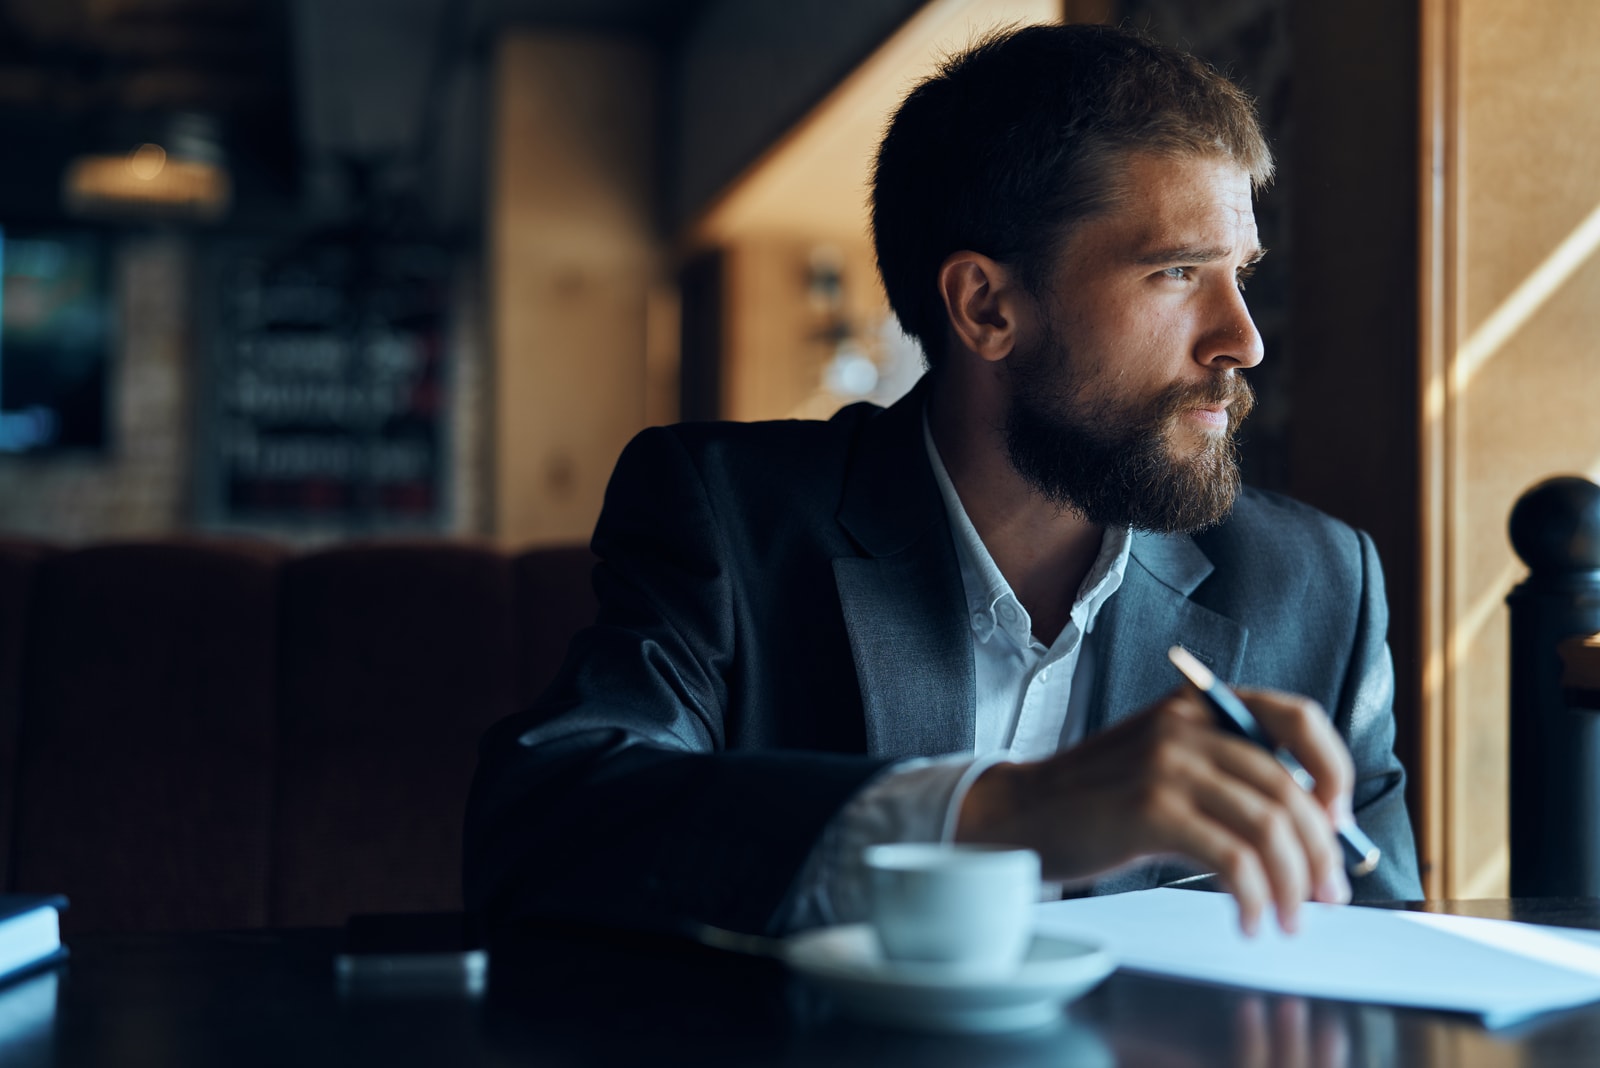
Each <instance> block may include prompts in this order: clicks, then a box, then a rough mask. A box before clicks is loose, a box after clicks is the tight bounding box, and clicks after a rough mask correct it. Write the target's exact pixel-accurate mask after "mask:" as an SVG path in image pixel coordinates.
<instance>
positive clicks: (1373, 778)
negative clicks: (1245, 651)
mask: <svg viewBox="0 0 1600 1068" xmlns="http://www.w3.org/2000/svg"><path fill="white" fill-rule="evenodd" d="M1358 538H1359V540H1360V543H1361V572H1362V574H1361V579H1362V585H1361V613H1360V617H1359V619H1358V621H1357V625H1356V636H1355V646H1354V648H1353V649H1352V652H1351V658H1350V667H1349V671H1348V673H1347V674H1346V677H1345V684H1344V687H1343V689H1342V691H1341V694H1340V700H1339V705H1338V707H1337V708H1336V709H1334V710H1333V715H1334V723H1335V725H1336V726H1337V727H1338V728H1339V731H1340V733H1341V734H1343V735H1344V737H1345V739H1346V740H1347V742H1348V743H1349V746H1350V755H1351V756H1352V757H1353V758H1354V760H1355V765H1356V785H1355V797H1354V805H1355V813H1356V822H1357V823H1359V824H1360V825H1361V829H1362V830H1364V831H1366V832H1367V834H1368V835H1369V836H1370V837H1371V838H1372V840H1373V841H1374V842H1376V843H1377V845H1378V847H1379V848H1380V849H1382V850H1383V861H1382V862H1381V863H1380V864H1379V865H1378V867H1377V870H1376V871H1374V872H1373V873H1372V874H1370V875H1367V876H1363V877H1361V878H1358V879H1355V880H1353V884H1352V890H1353V892H1354V895H1355V898H1356V900H1358V901H1361V900H1366V901H1377V900H1413V901H1414V900H1418V899H1420V898H1421V897H1422V883H1421V880H1420V879H1419V878H1418V875H1417V850H1416V845H1415V843H1414V842H1413V840H1412V834H1411V820H1410V817H1409V816H1407V814H1406V777H1405V770H1404V768H1402V767H1401V765H1400V761H1399V760H1398V759H1397V758H1396V757H1395V755H1394V664H1393V661H1392V660H1391V658H1390V655H1389V645H1388V641H1387V634H1388V628H1389V609H1388V602H1387V601H1386V600H1385V598H1384V586H1383V571H1382V569H1381V567H1380V566H1379V563H1378V553H1377V549H1376V548H1375V547H1374V546H1373V544H1372V539H1371V538H1369V537H1368V536H1367V535H1366V534H1364V533H1359V532H1358Z"/></svg>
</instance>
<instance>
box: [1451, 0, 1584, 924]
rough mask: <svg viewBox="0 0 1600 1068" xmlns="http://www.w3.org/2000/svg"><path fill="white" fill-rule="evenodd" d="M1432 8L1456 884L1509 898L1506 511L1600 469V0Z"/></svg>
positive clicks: (1511, 579)
mask: <svg viewBox="0 0 1600 1068" xmlns="http://www.w3.org/2000/svg"><path fill="white" fill-rule="evenodd" d="M1425 11H1426V13H1427V17H1428V18H1430V19H1431V20H1435V21H1436V23H1437V24H1438V25H1439V26H1449V27H1450V28H1449V29H1448V32H1447V33H1446V34H1445V39H1446V40H1448V41H1449V42H1450V44H1449V47H1450V49H1452V50H1453V51H1450V52H1449V53H1447V54H1446V55H1445V56H1444V57H1443V60H1442V62H1443V63H1444V64H1445V66H1446V67H1451V68H1453V73H1451V74H1450V75H1449V76H1448V77H1447V78H1445V79H1444V81H1445V82H1446V83H1447V84H1448V85H1449V89H1448V92H1449V93H1450V94H1451V97H1452V99H1451V100H1450V101H1449V102H1448V104H1449V106H1448V107H1445V108H1442V109H1436V114H1443V115H1447V116H1448V115H1449V113H1450V112H1451V111H1454V113H1455V119H1454V122H1455V123H1456V132H1457V133H1458V134H1459V142H1458V143H1457V144H1456V145H1455V147H1454V148H1453V149H1452V150H1450V151H1447V152H1445V153H1443V154H1442V155H1441V157H1440V159H1441V162H1442V166H1443V168H1444V170H1443V174H1442V176H1441V181H1440V182H1439V183H1438V184H1437V188H1433V187H1430V186H1426V185H1425V187H1424V193H1425V195H1431V196H1432V197H1434V199H1435V201H1436V206H1438V205H1445V206H1447V208H1448V210H1447V211H1445V212H1444V215H1443V218H1444V219H1445V225H1446V226H1447V227H1449V228H1451V229H1452V230H1453V233H1452V234H1451V239H1452V240H1453V242H1454V247H1453V249H1451V250H1449V251H1448V254H1447V257H1446V258H1447V259H1448V260H1449V262H1450V264H1451V266H1450V269H1449V270H1448V271H1447V272H1446V275H1447V284H1446V285H1445V287H1444V293H1443V294H1442V297H1441V299H1440V301H1439V302H1438V307H1437V308H1435V309H1433V310H1432V311H1431V312H1430V316H1431V319H1432V322H1433V325H1432V327H1431V328H1430V329H1431V330H1432V332H1433V333H1434V334H1438V335H1448V336H1449V338H1450V340H1449V344H1448V346H1447V347H1446V349H1445V359H1444V362H1445V367H1444V368H1443V374H1444V381H1445V386H1446V388H1445V390H1444V396H1443V400H1442V404H1443V407H1444V409H1445V411H1444V418H1445V422H1446V423H1447V425H1448V427H1449V430H1448V433H1447V434H1446V435H1445V436H1444V438H1443V449H1444V450H1445V453H1446V455H1445V457H1444V458H1443V462H1442V463H1441V464H1439V465H1438V466H1437V468H1436V471H1437V475H1438V477H1439V478H1441V479H1442V480H1443V481H1444V483H1445V485H1444V487H1443V493H1442V495H1443V496H1444V498H1445V508H1446V509H1447V516H1448V523H1447V524H1446V525H1445V527H1444V528H1443V542H1444V544H1443V547H1442V559H1443V560H1444V561H1445V568H1444V577H1445V587H1446V588H1445V590H1444V591H1443V593H1444V597H1443V601H1444V603H1445V604H1446V606H1447V608H1446V629H1447V631H1448V638H1447V640H1446V641H1445V642H1444V643H1443V646H1442V650H1443V653H1444V655H1445V658H1446V662H1445V671H1446V674H1447V676H1448V678H1447V680H1446V682H1445V685H1444V687H1443V689H1444V693H1445V700H1444V709H1443V711H1444V717H1445V721H1446V730H1445V731H1444V734H1445V738H1444V743H1445V761H1446V764H1447V765H1448V769H1447V794H1446V808H1447V813H1448V820H1447V827H1446V834H1447V838H1448V842H1447V854H1448V856H1449V864H1448V870H1447V872H1446V878H1445V886H1444V888H1443V890H1444V892H1445V893H1446V894H1448V895H1449V896H1452V897H1498V896H1502V895H1504V894H1505V893H1507V892H1508V875H1509V851H1508V842H1507V837H1506V835H1507V823H1508V821H1507V804H1508V778H1507V743H1508V718H1507V717H1508V692H1507V688H1508V674H1509V672H1508V666H1507V655H1508V643H1507V627H1508V619H1507V613H1506V609H1505V604H1504V598H1505V595H1506V593H1507V592H1508V591H1509V590H1510V588H1511V587H1512V586H1513V585H1514V584H1515V583H1516V582H1518V581H1520V580H1521V578H1522V576H1523V574H1524V570H1523V568H1522V567H1521V565H1520V563H1519V562H1518V561H1517V560H1516V557H1515V555H1514V554H1513V553H1512V551H1511V548H1510V545H1509V543H1508V541H1507V538H1506V533H1505V531H1506V517H1507V515H1508V513H1509V512H1510V509H1511V506H1512V504H1513V503H1514V502H1515V500H1516V498H1517V496H1518V495H1519V494H1520V493H1521V492H1522V491H1523V490H1524V489H1526V488H1527V487H1528V486H1529V485H1530V484H1532V483H1533V482H1536V481H1538V480H1539V479H1542V478H1544V477H1546V476H1548V475H1551V474H1557V473H1562V472H1577V473H1583V474H1587V475H1589V476H1590V477H1596V476H1597V475H1600V420H1597V419H1595V417H1594V410H1595V401H1596V400H1597V399H1600V392H1597V387H1596V386H1595V382H1596V380H1597V377H1600V350H1597V348H1596V343H1595V338H1596V337H1597V336H1600V273H1597V272H1596V271H1595V270H1594V269H1593V262H1592V261H1593V257H1594V253H1595V250H1596V248H1597V247H1600V215H1597V214H1596V213H1597V211H1600V185H1597V184H1596V183H1595V181H1594V177H1593V176H1594V175H1595V174H1596V173H1600V112H1597V110H1596V109H1595V108H1594V105H1593V101H1594V99H1595V97H1596V95H1597V94H1600V64H1597V63H1595V61H1594V56H1595V55H1597V54H1600V6H1597V5H1594V4H1592V3H1589V2H1588V0H1560V2H1555V0H1441V2H1437V3H1431V4H1428V5H1426V7H1425ZM1436 28H1437V27H1436ZM1436 73H1437V72H1436ZM1425 74H1426V72H1425ZM1456 323H1459V326H1457V325H1455V324H1456ZM1429 336H1430V335H1429V332H1428V331H1425V333H1424V337H1425V338H1427V337H1429Z"/></svg>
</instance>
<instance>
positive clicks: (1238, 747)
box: [956, 687, 1355, 934]
mask: <svg viewBox="0 0 1600 1068" xmlns="http://www.w3.org/2000/svg"><path fill="white" fill-rule="evenodd" d="M1239 697H1240V699H1241V700H1243V701H1244V703H1245V704H1246V705H1248V706H1249V708H1250V711H1251V712H1253V713H1254V714H1255V715H1256V717H1257V718H1258V719H1259V720H1260V721H1261V725H1262V726H1263V727H1265V728H1266V730H1267V732H1268V733H1269V734H1270V735H1271V736H1272V737H1273V738H1274V739H1276V740H1277V742H1278V744H1280V745H1282V746H1283V747H1284V748H1286V749H1288V750H1289V751H1290V752H1291V753H1293V754H1294V755H1295V756H1296V757H1298V758H1299V760H1300V763H1302V764H1304V765H1305V768H1306V770H1307V771H1309V772H1310V773H1311V775H1312V776H1313V777H1314V778H1315V779H1316V781H1317V788H1316V791H1315V793H1307V792H1306V791H1305V790H1302V789H1301V788H1300V787H1299V786H1298V785H1296V783H1295V781H1294V780H1293V779H1292V778H1290V777H1289V773H1288V772H1287V771H1285V770H1284V768H1283V765H1281V764H1279V763H1278V761H1277V760H1276V759H1275V758H1274V757H1273V756H1272V754H1271V753H1268V752H1267V751H1265V750H1264V749H1261V748H1260V747H1258V746H1255V745H1252V744H1251V743H1249V742H1247V741H1245V740H1243V739H1241V738H1237V737H1235V736H1233V735H1229V734H1224V733H1223V732H1222V731H1220V730H1218V729H1217V728H1216V727H1215V726H1213V724H1212V720H1211V716H1210V713H1209V712H1208V711H1207V710H1206V708H1205V706H1204V704H1202V702H1201V700H1200V697H1199V695H1198V694H1196V693H1195V692H1194V691H1193V690H1192V689H1190V688H1188V687H1183V688H1181V689H1178V690H1174V691H1173V692H1172V693H1170V694H1168V695H1167V696H1166V697H1163V698H1162V699H1161V700H1160V701H1158V702H1156V703H1155V704H1154V705H1151V706H1150V707H1149V708H1147V709H1145V710H1143V711H1142V712H1140V713H1138V714H1137V715H1135V716H1133V717H1132V718H1130V719H1128V720H1126V721H1124V722H1123V723H1120V724H1118V725H1117V726H1116V727H1115V728H1113V729H1112V730H1109V731H1106V732H1105V733H1104V734H1100V735H1096V736H1095V737H1093V738H1090V739H1089V740H1088V741H1086V742H1084V743H1083V744H1082V745H1079V746H1077V747H1075V748H1073V749H1069V750H1066V751H1065V752H1062V753H1058V754H1056V755H1055V756H1053V757H1050V758H1049V759H1047V760H1042V761H1039V762H1037V763H1031V764H1000V765H997V766H995V767H993V768H990V769H989V770H988V771H986V772H984V773H983V774H982V775H981V776H979V778H978V780H977V782H975V783H974V784H973V785H972V789H971V790H970V791H969V792H968V794H967V796H966V799H965V801H964V802H963V803H962V806H961V813H960V817H959V820H958V823H957V827H956V839H957V840H958V841H969V842H1006V843H1010V844H1013V845H1023V846H1028V847H1030V848H1033V849H1036V850H1038V851H1039V854H1040V856H1041V857H1042V859H1043V861H1044V874H1045V877H1046V878H1048V879H1058V880H1061V881H1073V880H1078V879H1084V878H1088V877H1090V876H1094V875H1100V874H1103V873H1105V872H1108V871H1111V870H1112V869H1114V868H1118V867H1121V866H1123V865H1124V864H1127V863H1130V862H1132V861H1135V860H1138V859H1140V858H1143V857H1150V856H1155V855H1159V854H1168V853H1177V854H1181V855H1183V856H1185V857H1188V858H1189V859H1191V860H1194V861H1196V862H1198V863H1200V864H1202V865H1204V866H1205V867H1207V868H1209V869H1210V870H1211V871H1214V872H1216V873H1217V874H1218V876H1219V877H1220V878H1221V879H1222V882H1223V884H1224V885H1225V886H1226V887H1227V888H1228V890H1229V891H1230V892H1232V894H1233V896H1234V897H1235V898H1237V899H1238V902H1239V922H1240V926H1241V927H1242V928H1243V929H1244V931H1245V933H1247V934H1254V933H1255V931H1256V930H1257V929H1258V927H1259V925H1260V920H1261V914H1262V912H1263V911H1264V910H1265V908H1266V906H1267V905H1268V903H1271V904H1272V905H1274V906H1275V907H1276V910H1277V914H1278V923H1279V925H1280V926H1281V927H1282V928H1283V929H1284V930H1285V931H1293V930H1294V929H1295V926H1296V917H1297V913H1298V910H1299V907H1300V903H1301V902H1302V901H1305V900H1307V899H1308V898H1310V899H1314V900H1317V901H1325V902H1330V903H1343V902H1345V901H1348V900H1349V899H1350V884H1349V881H1348V880H1347V879H1346V878H1345V874H1344V865H1343V858H1342V856H1341V854H1340V851H1339V843H1338V840H1337V839H1336V838H1335V836H1334V830H1333V826H1334V819H1335V817H1336V816H1338V815H1347V814H1348V813H1349V811H1350V791H1351V789H1352V787H1353V783H1354V779H1355V770H1354V766H1353V764H1352V763H1351V760H1350V754H1349V752H1348V750H1346V749H1345V746H1344V743H1343V741H1342V740H1341V739H1340V738H1339V735H1338V733H1337V732H1336V731H1335V730H1334V729H1333V725H1332V724H1331V723H1329V721H1328V717H1327V716H1326V715H1324V714H1323V712H1322V709H1321V708H1319V707H1318V706H1317V704H1316V702H1314V701H1311V700H1309V699H1307V698H1304V697H1295V696H1293V695H1290V694H1284V693H1276V692H1272V691H1266V690H1240V691H1239Z"/></svg>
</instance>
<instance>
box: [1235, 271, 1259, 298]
mask: <svg viewBox="0 0 1600 1068" xmlns="http://www.w3.org/2000/svg"><path fill="white" fill-rule="evenodd" d="M1255 273H1256V268H1255V264H1251V265H1249V266H1248V267H1241V268H1239V273H1238V274H1237V275H1236V276H1235V281H1236V282H1237V283H1238V285H1239V292H1241V293H1243V292H1244V287H1245V283H1247V282H1249V281H1250V276H1251V275H1253V274H1255Z"/></svg>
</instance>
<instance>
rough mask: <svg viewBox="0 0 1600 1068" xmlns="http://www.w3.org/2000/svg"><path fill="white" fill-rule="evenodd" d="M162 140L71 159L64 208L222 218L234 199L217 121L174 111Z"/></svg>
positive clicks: (65, 178) (92, 213) (106, 214)
mask: <svg viewBox="0 0 1600 1068" xmlns="http://www.w3.org/2000/svg"><path fill="white" fill-rule="evenodd" d="M162 140H163V141H165V142H166V144H164V145H163V144H157V143H154V142H145V143H143V144H139V145H136V146H134V147H133V148H132V149H131V150H129V151H128V152H125V153H96V154H86V155H82V156H79V157H78V158H77V159H75V160H73V161H72V163H71V164H70V165H69V166H68V167H67V170H66V173H65V174H64V175H63V176H62V180H61V199H62V203H63V204H64V205H65V207H66V209H67V210H68V211H69V212H71V213H73V214H74V215H88V216H98V217H103V218H104V217H110V218H152V217H156V218H165V219H179V220H188V221H194V222H214V221H216V220H217V219H220V218H221V217H222V216H223V214H224V213H225V212H226V211H227V210H228V207H229V205H230V204H231V203H232V201H233V180H232V178H230V177H229V175H228V170H227V167H226V166H225V163H224V155H223V152H222V149H221V146H220V145H219V143H218V136H217V130H216V127H215V124H214V123H213V121H212V120H211V119H210V118H209V117H208V116H204V115H195V114H181V115H175V116H173V117H172V118H171V120H170V121H169V123H168V126H167V136H165V137H163V138H162Z"/></svg>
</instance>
